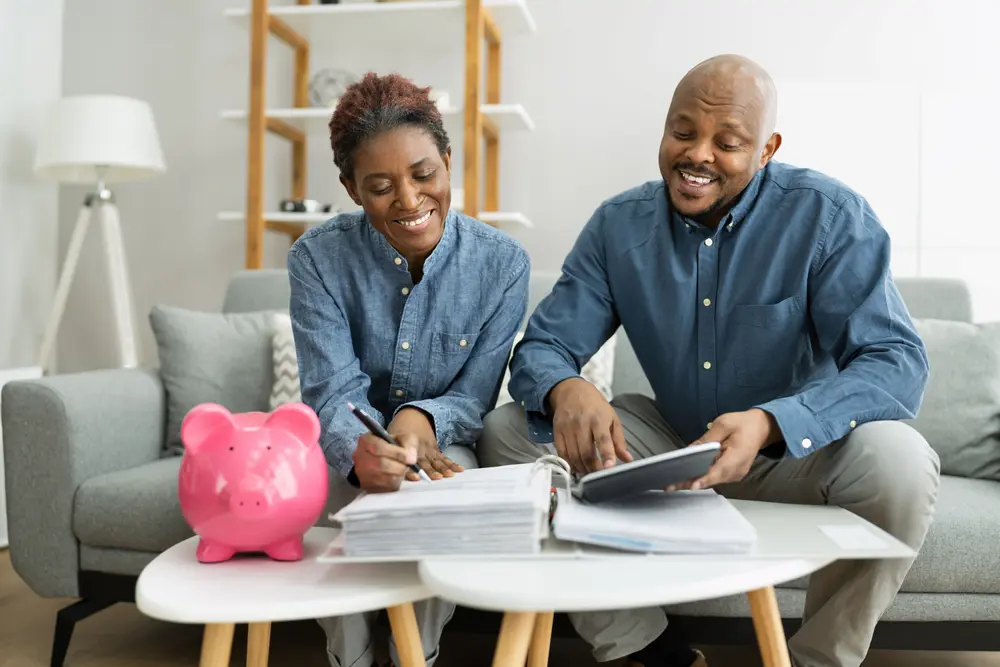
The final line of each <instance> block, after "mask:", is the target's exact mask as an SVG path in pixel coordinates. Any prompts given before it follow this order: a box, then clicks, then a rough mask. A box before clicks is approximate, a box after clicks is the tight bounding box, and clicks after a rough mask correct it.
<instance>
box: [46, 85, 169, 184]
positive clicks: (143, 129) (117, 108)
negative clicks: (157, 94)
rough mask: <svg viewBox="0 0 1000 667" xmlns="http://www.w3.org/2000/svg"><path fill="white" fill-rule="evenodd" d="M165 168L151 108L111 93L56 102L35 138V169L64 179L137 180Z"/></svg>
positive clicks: (92, 181)
mask: <svg viewBox="0 0 1000 667" xmlns="http://www.w3.org/2000/svg"><path fill="white" fill-rule="evenodd" d="M165 170H166V164H165V163H164V161H163V151H162V150H161V149H160V140H159V137H158V136H157V133H156V123H155V121H154V120H153V110H152V109H151V108H150V106H149V104H147V103H146V102H143V101H141V100H136V99H132V98H129V97H121V96H117V95H79V96H74V97H64V98H62V99H60V100H58V101H56V102H55V103H54V104H53V105H52V106H51V107H50V108H49V109H48V111H47V113H46V116H45V120H44V122H43V124H42V129H41V134H40V135H39V137H38V149H37V153H36V154H35V173H36V174H37V175H38V176H41V177H43V178H49V179H53V180H57V181H62V182H64V183H96V182H97V181H98V180H103V181H104V182H106V183H114V182H121V181H137V180H143V179H146V178H150V177H152V176H155V175H156V174H159V173H162V172H163V171H165Z"/></svg>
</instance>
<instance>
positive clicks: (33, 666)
mask: <svg viewBox="0 0 1000 667" xmlns="http://www.w3.org/2000/svg"><path fill="white" fill-rule="evenodd" d="M8 554H9V552H7V551H3V550H0V667H45V666H47V665H48V664H49V649H50V643H51V641H52V628H53V624H54V622H55V616H56V612H57V611H58V610H59V609H60V608H61V607H63V606H65V605H66V604H68V603H69V602H70V600H53V599H42V598H39V597H38V596H36V595H35V594H34V593H32V592H31V591H30V590H29V589H28V587H27V586H26V585H25V584H24V582H23V581H21V579H20V578H19V577H18V576H17V574H15V572H14V570H13V568H12V567H11V565H10V557H9V555H8ZM493 641H494V638H491V637H489V636H462V635H456V634H450V635H446V636H445V639H444V641H443V642H442V643H443V647H442V651H441V659H440V660H439V661H438V662H437V663H436V666H435V667H488V666H489V665H490V658H491V655H492V649H493ZM200 646H201V628H199V627H195V626H183V625H173V624H169V623H163V622H160V621H154V620H152V619H149V618H146V617H144V616H143V615H142V614H140V613H139V612H138V611H137V610H136V608H135V606H133V605H127V604H122V605H117V606H115V607H112V608H111V609H108V610H106V611H103V612H101V613H99V614H96V615H95V616H92V617H91V618H89V619H87V620H86V621H83V622H81V623H79V624H78V625H77V628H76V632H75V633H74V637H73V642H72V644H71V645H70V651H69V656H68V657H67V659H66V667H126V666H127V667H180V666H182V665H185V666H186V665H190V666H192V667H193V666H195V665H197V664H198V652H199V648H200ZM245 646H246V629H245V628H239V629H237V632H236V639H235V645H234V648H233V656H232V663H231V664H232V665H242V664H244V661H245V659H246V652H245ZM704 650H705V653H706V655H707V656H708V658H709V662H710V663H711V665H712V667H756V666H758V665H760V661H759V659H758V658H757V655H756V654H755V652H754V651H752V650H749V649H721V648H719V649H713V648H712V647H706V648H705V649H704ZM270 664H271V665H272V666H274V667H285V666H286V665H287V666H289V667H293V666H294V667H327V665H328V664H329V663H328V662H327V659H326V652H325V650H324V638H323V632H322V630H320V628H319V626H318V625H317V624H316V623H314V622H311V621H310V622H303V623H283V624H279V625H276V626H275V627H274V629H273V632H272V638H271V660H270ZM549 664H550V665H552V666H553V667H556V666H563V665H565V666H566V667H569V666H570V665H572V666H573V667H590V666H593V665H596V664H597V663H595V662H594V661H593V659H592V658H591V657H590V655H589V652H588V650H587V646H586V645H585V644H584V643H583V642H581V641H578V640H557V641H556V642H554V644H553V650H552V653H551V660H550V663H549ZM614 664H616V663H613V665H614ZM608 667H612V665H609V666H608ZM865 667H1000V654H987V653H911V652H887V651H886V652H873V654H872V655H871V656H869V658H868V660H867V661H866V662H865Z"/></svg>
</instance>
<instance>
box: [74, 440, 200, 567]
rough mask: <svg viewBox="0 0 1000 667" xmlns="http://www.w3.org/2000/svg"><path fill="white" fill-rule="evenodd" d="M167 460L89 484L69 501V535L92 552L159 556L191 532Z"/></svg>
mask: <svg viewBox="0 0 1000 667" xmlns="http://www.w3.org/2000/svg"><path fill="white" fill-rule="evenodd" d="M180 466H181V459H180V458H179V457H176V456H174V457H169V458H164V459H158V460H156V461H153V462H152V463H146V464H144V465H141V466H138V467H136V468H130V469H128V470H120V471H117V472H111V473H107V474H105V475H99V476H97V477H93V478H91V479H88V480H87V481H86V482H84V483H83V484H81V485H80V488H79V490H77V493H76V498H75V499H74V501H73V532H74V533H75V534H76V537H77V539H78V540H80V542H81V543H83V544H85V545H87V546H90V547H106V548H115V549H134V550H138V551H150V552H156V553H158V552H160V551H163V550H165V549H167V548H169V547H171V546H173V545H175V544H177V543H178V542H180V541H182V540H185V539H187V538H189V537H191V535H193V534H194V533H193V531H192V530H191V528H190V527H189V526H188V525H187V522H185V521H184V517H183V516H182V515H181V507H180V502H179V501H178V498H177V476H178V473H179V471H180Z"/></svg>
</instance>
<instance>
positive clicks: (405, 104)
mask: <svg viewBox="0 0 1000 667" xmlns="http://www.w3.org/2000/svg"><path fill="white" fill-rule="evenodd" d="M430 90H431V89H430V88H421V87H419V86H417V85H416V84H414V83H413V82H412V81H410V80H409V79H407V78H405V77H403V76H401V75H399V74H386V75H385V76H379V75H377V74H375V73H374V72H368V73H367V74H365V76H364V78H362V79H361V80H360V81H358V82H356V83H352V84H351V85H350V86H348V87H347V89H346V90H345V91H344V94H343V96H341V98H340V101H339V102H338V103H337V108H336V109H335V110H334V112H333V117H332V118H331V119H330V145H331V147H332V148H333V162H334V164H336V165H337V167H338V168H339V169H340V173H341V174H343V176H344V177H345V178H347V179H353V178H354V152H355V151H356V150H357V149H358V146H360V145H361V144H362V142H364V141H365V140H366V139H370V138H371V137H374V136H375V135H377V134H381V133H382V132H386V131H388V130H394V129H396V128H397V127H402V126H404V125H411V126H417V127H422V128H423V129H425V130H426V131H427V132H428V133H429V134H430V135H431V137H432V138H433V139H434V142H435V143H436V144H437V147H438V151H439V152H440V153H441V154H442V155H443V154H444V153H445V151H447V150H448V147H449V145H450V142H449V140H448V133H447V132H445V129H444V123H443V122H442V120H441V112H440V110H439V109H438V107H437V104H435V103H434V102H433V101H432V100H431V98H430Z"/></svg>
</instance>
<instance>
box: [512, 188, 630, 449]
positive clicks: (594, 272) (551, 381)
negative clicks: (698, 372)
mask: <svg viewBox="0 0 1000 667" xmlns="http://www.w3.org/2000/svg"><path fill="white" fill-rule="evenodd" d="M604 224H605V214H604V210H603V208H602V209H598V210H597V212H595V213H594V215H593V216H592V217H591V218H590V220H588V221H587V224H586V225H585V226H584V228H583V231H582V232H581V233H580V236H579V237H578V238H577V240H576V243H575V244H574V246H573V249H572V250H571V251H570V253H569V255H568V256H567V257H566V261H565V262H564V263H563V267H562V275H561V276H560V277H559V279H558V280H557V281H556V283H555V285H554V286H553V288H552V292H551V293H550V294H548V295H547V296H546V297H545V298H544V299H542V300H541V302H540V303H539V304H538V307H537V308H536V309H535V312H534V313H532V315H531V317H530V318H529V320H528V325H527V327H526V329H525V333H524V337H523V338H522V339H521V342H520V343H518V345H517V348H516V349H515V350H514V356H513V359H512V360H511V374H510V383H509V385H508V386H509V389H510V395H511V397H512V398H513V399H514V400H516V401H518V402H520V403H522V405H523V406H524V410H525V412H526V413H527V414H528V415H529V416H530V417H531V421H532V426H533V428H535V429H539V430H540V431H541V433H539V437H541V438H543V439H544V438H545V432H546V431H551V416H552V415H551V411H550V410H549V406H548V405H547V401H548V396H549V392H550V391H551V390H552V388H553V387H555V386H556V385H557V384H559V383H560V382H562V381H563V380H566V379H567V378H571V377H576V376H578V375H579V374H580V369H582V368H583V366H584V364H586V363H587V361H588V360H589V359H590V358H591V357H592V356H593V355H594V354H595V353H596V352H597V350H599V349H600V347H601V345H603V344H604V343H605V342H606V341H607V340H608V339H609V338H610V337H611V335H612V334H613V333H614V332H615V330H617V329H618V326H619V324H620V320H619V318H618V313H617V311H616V310H615V307H614V302H613V299H612V296H611V287H610V284H609V281H608V274H607V264H606V261H605V257H606V255H605V245H604V234H605V232H604ZM549 441H550V442H551V439H549Z"/></svg>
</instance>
